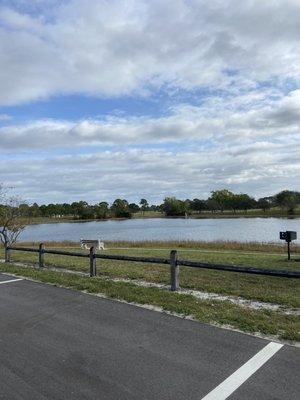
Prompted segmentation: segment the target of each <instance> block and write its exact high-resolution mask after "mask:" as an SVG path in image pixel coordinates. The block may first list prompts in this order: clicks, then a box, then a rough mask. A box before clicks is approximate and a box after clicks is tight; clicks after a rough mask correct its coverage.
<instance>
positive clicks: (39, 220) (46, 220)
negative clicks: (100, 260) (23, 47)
mask: <svg viewBox="0 0 300 400" xmlns="http://www.w3.org/2000/svg"><path fill="white" fill-rule="evenodd" d="M238 218H249V219H250V218H263V219H266V218H282V219H297V218H300V214H299V213H297V214H293V215H288V214H286V213H276V212H274V213H251V212H248V213H225V212H224V213H211V214H208V213H203V214H194V215H188V216H186V217H185V216H180V215H179V216H175V215H174V216H166V215H164V214H156V215H144V216H140V215H138V216H135V215H133V216H132V218H101V219H99V218H91V219H74V218H66V217H33V218H31V219H30V220H29V222H28V223H26V225H40V224H57V223H76V222H78V223H83V222H104V221H126V220H130V219H132V220H134V219H238Z"/></svg>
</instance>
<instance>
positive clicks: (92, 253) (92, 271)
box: [90, 246, 97, 276]
mask: <svg viewBox="0 0 300 400" xmlns="http://www.w3.org/2000/svg"><path fill="white" fill-rule="evenodd" d="M95 254H96V250H95V247H94V246H92V247H91V248H90V276H96V275H97V269H96V257H95Z"/></svg>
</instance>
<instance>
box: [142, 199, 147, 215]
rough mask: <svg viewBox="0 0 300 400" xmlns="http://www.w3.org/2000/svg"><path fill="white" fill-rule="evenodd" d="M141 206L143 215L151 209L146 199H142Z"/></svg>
mask: <svg viewBox="0 0 300 400" xmlns="http://www.w3.org/2000/svg"><path fill="white" fill-rule="evenodd" d="M140 206H141V210H142V213H143V214H144V213H145V211H147V210H148V208H149V204H148V201H147V200H146V199H141V200H140Z"/></svg>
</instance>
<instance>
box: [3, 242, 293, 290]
mask: <svg viewBox="0 0 300 400" xmlns="http://www.w3.org/2000/svg"><path fill="white" fill-rule="evenodd" d="M12 251H25V252H31V253H38V256H39V267H40V268H43V267H45V261H44V255H45V254H56V255H63V256H71V257H83V258H89V261H90V276H91V277H92V276H96V275H97V269H96V267H97V266H96V260H97V259H102V260H115V261H131V262H140V263H149V264H167V265H169V266H170V275H171V290H172V291H176V290H178V289H179V266H185V267H191V268H199V269H210V270H217V271H228V272H237V273H245V274H255V275H264V276H276V277H282V278H300V271H291V270H290V271H289V270H287V271H285V270H274V269H266V268H256V267H245V266H241V265H232V264H214V263H203V262H199V261H189V260H182V259H179V258H178V254H177V251H176V250H172V251H171V252H170V258H158V257H134V256H122V255H109V254H96V249H95V247H91V248H90V251H89V253H83V252H71V251H64V250H47V249H45V246H44V244H43V243H41V244H40V245H39V248H38V249H34V248H29V247H17V246H16V247H12V246H9V247H6V248H5V262H11V252H12Z"/></svg>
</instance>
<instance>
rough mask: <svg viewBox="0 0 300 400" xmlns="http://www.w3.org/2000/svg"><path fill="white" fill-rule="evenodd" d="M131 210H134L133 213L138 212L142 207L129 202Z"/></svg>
mask: <svg viewBox="0 0 300 400" xmlns="http://www.w3.org/2000/svg"><path fill="white" fill-rule="evenodd" d="M129 210H130V212H132V213H137V212H139V211H140V207H139V205H138V204H135V203H130V204H129Z"/></svg>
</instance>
